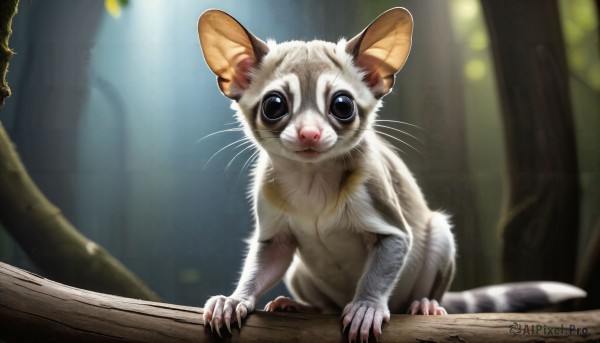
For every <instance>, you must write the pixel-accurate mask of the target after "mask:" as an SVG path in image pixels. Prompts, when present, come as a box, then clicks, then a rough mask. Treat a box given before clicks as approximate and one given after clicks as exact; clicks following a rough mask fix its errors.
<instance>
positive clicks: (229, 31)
mask: <svg viewBox="0 0 600 343" xmlns="http://www.w3.org/2000/svg"><path fill="white" fill-rule="evenodd" d="M198 38H199V39H200V46H201V47H202V53H203V54H204V59H205V60H206V64H208V67H209V68H210V70H212V72H213V73H215V74H216V75H217V83H218V84H219V88H220V89H221V91H222V92H223V94H225V96H227V97H229V98H231V99H234V100H238V99H239V98H240V97H241V96H242V94H243V92H244V90H246V89H247V88H248V85H249V84H250V75H249V73H250V70H251V69H252V68H255V67H256V66H257V65H258V64H259V63H260V61H261V60H262V58H263V57H264V55H266V54H267V53H268V52H269V48H268V46H267V44H266V43H265V42H263V41H262V40H260V39H258V38H256V37H254V35H252V33H250V31H248V30H246V28H244V27H243V26H242V24H240V23H239V22H238V21H237V20H235V19H234V18H233V17H232V16H230V15H229V14H227V13H225V12H223V11H219V10H208V11H206V12H204V13H202V15H201V16H200V18H199V19H198Z"/></svg>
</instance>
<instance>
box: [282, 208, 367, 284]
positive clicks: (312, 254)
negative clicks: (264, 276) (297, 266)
mask: <svg viewBox="0 0 600 343" xmlns="http://www.w3.org/2000/svg"><path fill="white" fill-rule="evenodd" d="M288 225H289V228H290V230H291V232H292V234H293V235H294V236H295V237H296V240H297V242H298V256H299V257H300V259H301V260H302V261H303V262H304V264H305V265H306V266H307V267H308V268H309V269H310V270H311V271H312V272H313V273H314V274H315V275H317V276H320V277H322V278H334V279H338V280H340V281H343V282H355V281H356V280H357V279H358V278H359V277H360V272H361V271H362V267H361V266H362V265H363V264H364V263H365V261H366V259H367V254H368V239H367V238H366V235H367V234H365V233H360V232H358V231H356V230H354V229H353V228H351V227H347V226H346V225H347V224H345V223H344V221H343V220H339V219H338V218H333V217H332V218H323V217H317V216H307V215H304V216H290V217H289V218H288Z"/></svg>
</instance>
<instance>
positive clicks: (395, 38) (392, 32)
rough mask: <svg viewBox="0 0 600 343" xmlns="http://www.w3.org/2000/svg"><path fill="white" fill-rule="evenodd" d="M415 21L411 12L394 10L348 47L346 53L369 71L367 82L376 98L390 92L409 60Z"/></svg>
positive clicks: (388, 12) (387, 12) (386, 13)
mask: <svg viewBox="0 0 600 343" xmlns="http://www.w3.org/2000/svg"><path fill="white" fill-rule="evenodd" d="M412 31H413V19H412V15H411V14H410V12H409V11H408V10H406V9H405V8H402V7H396V8H392V9H390V10H388V11H386V12H384V13H383V14H381V15H380V16H379V17H377V19H375V20H374V21H373V22H372V23H371V24H369V26H367V28H366V29H364V30H363V31H362V32H361V33H360V34H358V35H357V36H356V37H354V38H352V39H351V40H350V41H348V43H347V44H346V52H347V53H349V54H351V55H352V56H353V57H354V62H355V64H356V65H357V66H358V67H359V68H361V69H363V70H364V71H365V72H366V75H365V77H364V81H365V82H366V83H367V84H368V85H369V87H370V88H371V91H372V92H373V94H374V95H375V97H377V98H380V97H382V96H384V95H386V94H387V93H389V92H390V90H391V89H392V86H393V85H394V77H395V76H394V75H395V74H396V73H397V72H398V71H399V70H400V69H401V68H402V66H403V65H404V62H406V59H407V58H408V53H409V52H410V45H411V40H412Z"/></svg>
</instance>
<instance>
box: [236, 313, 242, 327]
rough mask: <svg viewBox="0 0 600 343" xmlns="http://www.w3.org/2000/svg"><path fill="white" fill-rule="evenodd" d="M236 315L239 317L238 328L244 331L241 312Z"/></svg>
mask: <svg viewBox="0 0 600 343" xmlns="http://www.w3.org/2000/svg"><path fill="white" fill-rule="evenodd" d="M235 315H236V317H237V322H238V328H239V329H240V330H241V329H242V314H241V313H240V312H239V311H235Z"/></svg>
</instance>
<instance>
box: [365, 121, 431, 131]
mask: <svg viewBox="0 0 600 343" xmlns="http://www.w3.org/2000/svg"><path fill="white" fill-rule="evenodd" d="M375 122H388V123H396V124H402V125H408V126H412V127H414V128H417V129H419V130H421V131H425V130H424V129H423V128H422V127H420V126H417V125H415V124H411V123H407V122H405V121H400V120H391V119H375Z"/></svg>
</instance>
